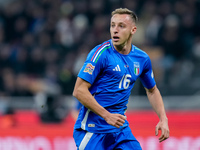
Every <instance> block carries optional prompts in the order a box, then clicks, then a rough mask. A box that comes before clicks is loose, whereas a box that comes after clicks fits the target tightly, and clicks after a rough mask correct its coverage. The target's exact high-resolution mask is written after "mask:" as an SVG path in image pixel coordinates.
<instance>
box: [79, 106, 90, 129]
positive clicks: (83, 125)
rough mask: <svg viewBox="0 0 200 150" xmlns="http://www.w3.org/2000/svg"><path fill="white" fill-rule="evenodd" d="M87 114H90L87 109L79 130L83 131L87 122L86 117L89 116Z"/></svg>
mask: <svg viewBox="0 0 200 150" xmlns="http://www.w3.org/2000/svg"><path fill="white" fill-rule="evenodd" d="M89 112H90V109H88V110H87V111H86V113H85V117H84V118H83V121H82V122H81V128H82V129H83V130H85V126H86V122H87V119H88V115H89Z"/></svg>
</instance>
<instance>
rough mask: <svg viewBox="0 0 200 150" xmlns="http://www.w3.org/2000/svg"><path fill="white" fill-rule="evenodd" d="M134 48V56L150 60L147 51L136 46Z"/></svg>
mask: <svg viewBox="0 0 200 150" xmlns="http://www.w3.org/2000/svg"><path fill="white" fill-rule="evenodd" d="M132 46H133V52H134V55H136V56H137V57H143V58H144V59H146V58H149V55H148V54H147V53H146V52H145V51H143V50H142V49H140V48H138V47H137V46H135V45H132Z"/></svg>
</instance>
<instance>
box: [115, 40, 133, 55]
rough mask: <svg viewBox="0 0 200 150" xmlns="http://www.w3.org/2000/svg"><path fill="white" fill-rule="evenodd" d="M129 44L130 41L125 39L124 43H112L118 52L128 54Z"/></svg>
mask: <svg viewBox="0 0 200 150" xmlns="http://www.w3.org/2000/svg"><path fill="white" fill-rule="evenodd" d="M131 45H132V44H131V41H127V42H126V43H124V44H121V45H114V47H115V49H116V50H117V51H118V52H119V53H121V54H123V55H128V54H129V53H130V51H131V48H132V46H131Z"/></svg>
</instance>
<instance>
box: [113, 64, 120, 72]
mask: <svg viewBox="0 0 200 150" xmlns="http://www.w3.org/2000/svg"><path fill="white" fill-rule="evenodd" d="M113 71H121V69H120V68H119V65H117V66H116V67H115V68H114V69H113Z"/></svg>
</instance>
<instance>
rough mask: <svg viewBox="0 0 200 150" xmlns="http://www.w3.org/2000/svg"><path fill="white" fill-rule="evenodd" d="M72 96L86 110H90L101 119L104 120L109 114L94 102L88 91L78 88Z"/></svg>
mask: <svg viewBox="0 0 200 150" xmlns="http://www.w3.org/2000/svg"><path fill="white" fill-rule="evenodd" d="M73 96H74V97H76V98H77V99H78V100H79V101H80V103H81V104H83V105H84V106H85V107H86V108H88V109H90V110H91V111H92V112H94V113H95V114H97V115H99V116H101V117H102V118H104V119H105V117H106V116H107V115H108V113H109V112H108V111H107V110H106V109H105V108H103V107H102V106H101V105H100V104H99V103H98V102H97V101H96V100H95V98H94V97H93V96H92V95H91V93H90V92H89V90H88V89H86V88H81V87H79V88H78V89H77V90H75V91H74V92H73Z"/></svg>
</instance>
